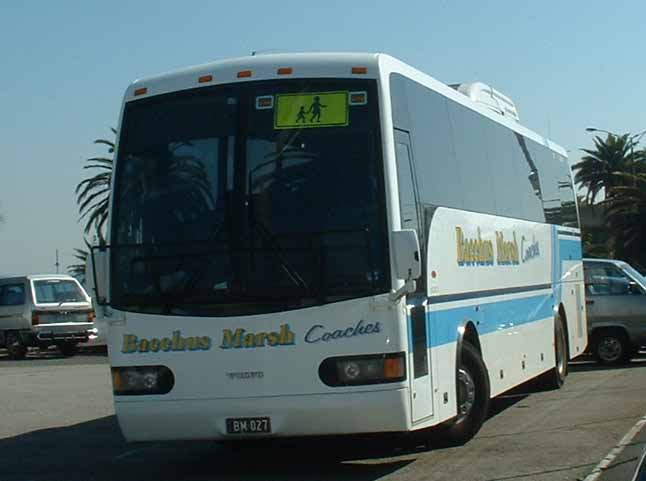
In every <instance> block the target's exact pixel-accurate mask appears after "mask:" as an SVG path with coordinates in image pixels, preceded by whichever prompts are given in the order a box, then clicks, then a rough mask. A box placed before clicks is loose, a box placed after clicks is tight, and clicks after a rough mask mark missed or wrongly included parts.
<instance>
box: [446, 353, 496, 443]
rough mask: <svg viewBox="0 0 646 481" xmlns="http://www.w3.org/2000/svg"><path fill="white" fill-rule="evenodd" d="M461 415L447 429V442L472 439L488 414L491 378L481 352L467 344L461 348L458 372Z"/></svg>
mask: <svg viewBox="0 0 646 481" xmlns="http://www.w3.org/2000/svg"><path fill="white" fill-rule="evenodd" d="M456 391H457V393H456V397H457V404H458V415H457V416H456V418H455V419H454V420H453V421H452V422H451V424H450V425H449V426H448V427H447V428H446V432H445V435H446V438H447V440H448V441H449V442H451V443H455V444H464V443H466V442H467V441H468V440H469V439H471V438H472V437H473V436H474V435H475V434H476V433H477V432H478V430H479V429H480V427H481V426H482V424H483V423H484V421H485V419H486V417H487V413H488V411H489V396H490V387H489V376H488V375H487V368H486V367H485V365H484V362H483V361H482V357H481V356H480V353H479V352H478V350H477V349H476V348H475V347H473V346H472V345H471V344H469V343H468V342H464V344H463V345H462V352H461V354H460V366H458V370H457V386H456Z"/></svg>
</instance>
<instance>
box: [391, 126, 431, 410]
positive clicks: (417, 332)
mask: <svg viewBox="0 0 646 481" xmlns="http://www.w3.org/2000/svg"><path fill="white" fill-rule="evenodd" d="M395 154H396V160H397V181H398V185H399V209H400V213H401V228H402V229H415V230H416V231H417V235H418V237H419V239H420V245H421V244H423V243H424V238H425V236H424V235H423V228H422V226H423V225H424V224H423V221H422V217H421V214H422V213H421V211H420V209H419V202H418V197H417V193H418V189H417V181H416V180H417V177H416V175H415V165H414V163H413V156H412V150H411V147H410V136H409V134H408V132H406V131H403V130H399V129H395ZM424 251H425V249H423V248H422V253H424ZM423 271H425V269H423ZM423 275H425V272H423ZM423 285H424V283H422V286H423ZM421 294H422V293H416V294H413V295H412V296H409V298H408V299H407V308H406V313H407V316H406V317H407V323H408V333H409V337H410V339H409V346H410V353H409V362H408V365H409V366H411V369H410V370H411V373H410V374H411V375H410V376H409V377H410V383H411V385H410V392H411V412H412V418H413V419H412V420H413V423H415V422H419V421H422V420H423V419H425V418H428V417H429V416H431V415H432V414H433V402H432V386H431V370H430V366H429V363H430V357H429V353H428V337H429V336H428V332H427V331H428V323H427V322H426V302H423V300H424V299H425V296H423V295H421Z"/></svg>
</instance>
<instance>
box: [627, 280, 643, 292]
mask: <svg viewBox="0 0 646 481" xmlns="http://www.w3.org/2000/svg"><path fill="white" fill-rule="evenodd" d="M628 294H633V295H640V294H643V291H642V288H641V287H640V286H639V284H637V283H636V282H635V281H630V282H629V283H628Z"/></svg>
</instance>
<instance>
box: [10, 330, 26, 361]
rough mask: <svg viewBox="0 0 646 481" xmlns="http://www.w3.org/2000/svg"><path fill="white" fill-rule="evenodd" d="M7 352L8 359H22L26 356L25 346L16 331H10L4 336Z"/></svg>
mask: <svg viewBox="0 0 646 481" xmlns="http://www.w3.org/2000/svg"><path fill="white" fill-rule="evenodd" d="M5 341H6V343H7V351H8V353H9V359H16V360H18V359H24V358H25V356H26V355H27V344H25V342H24V341H23V340H22V337H20V334H19V333H18V332H16V331H11V332H9V333H8V334H7V335H6V339H5Z"/></svg>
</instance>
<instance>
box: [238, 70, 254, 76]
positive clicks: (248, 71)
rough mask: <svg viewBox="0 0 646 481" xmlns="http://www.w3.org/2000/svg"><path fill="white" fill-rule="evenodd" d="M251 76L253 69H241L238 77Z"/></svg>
mask: <svg viewBox="0 0 646 481" xmlns="http://www.w3.org/2000/svg"><path fill="white" fill-rule="evenodd" d="M248 77H251V70H241V71H240V72H238V78H248Z"/></svg>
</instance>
